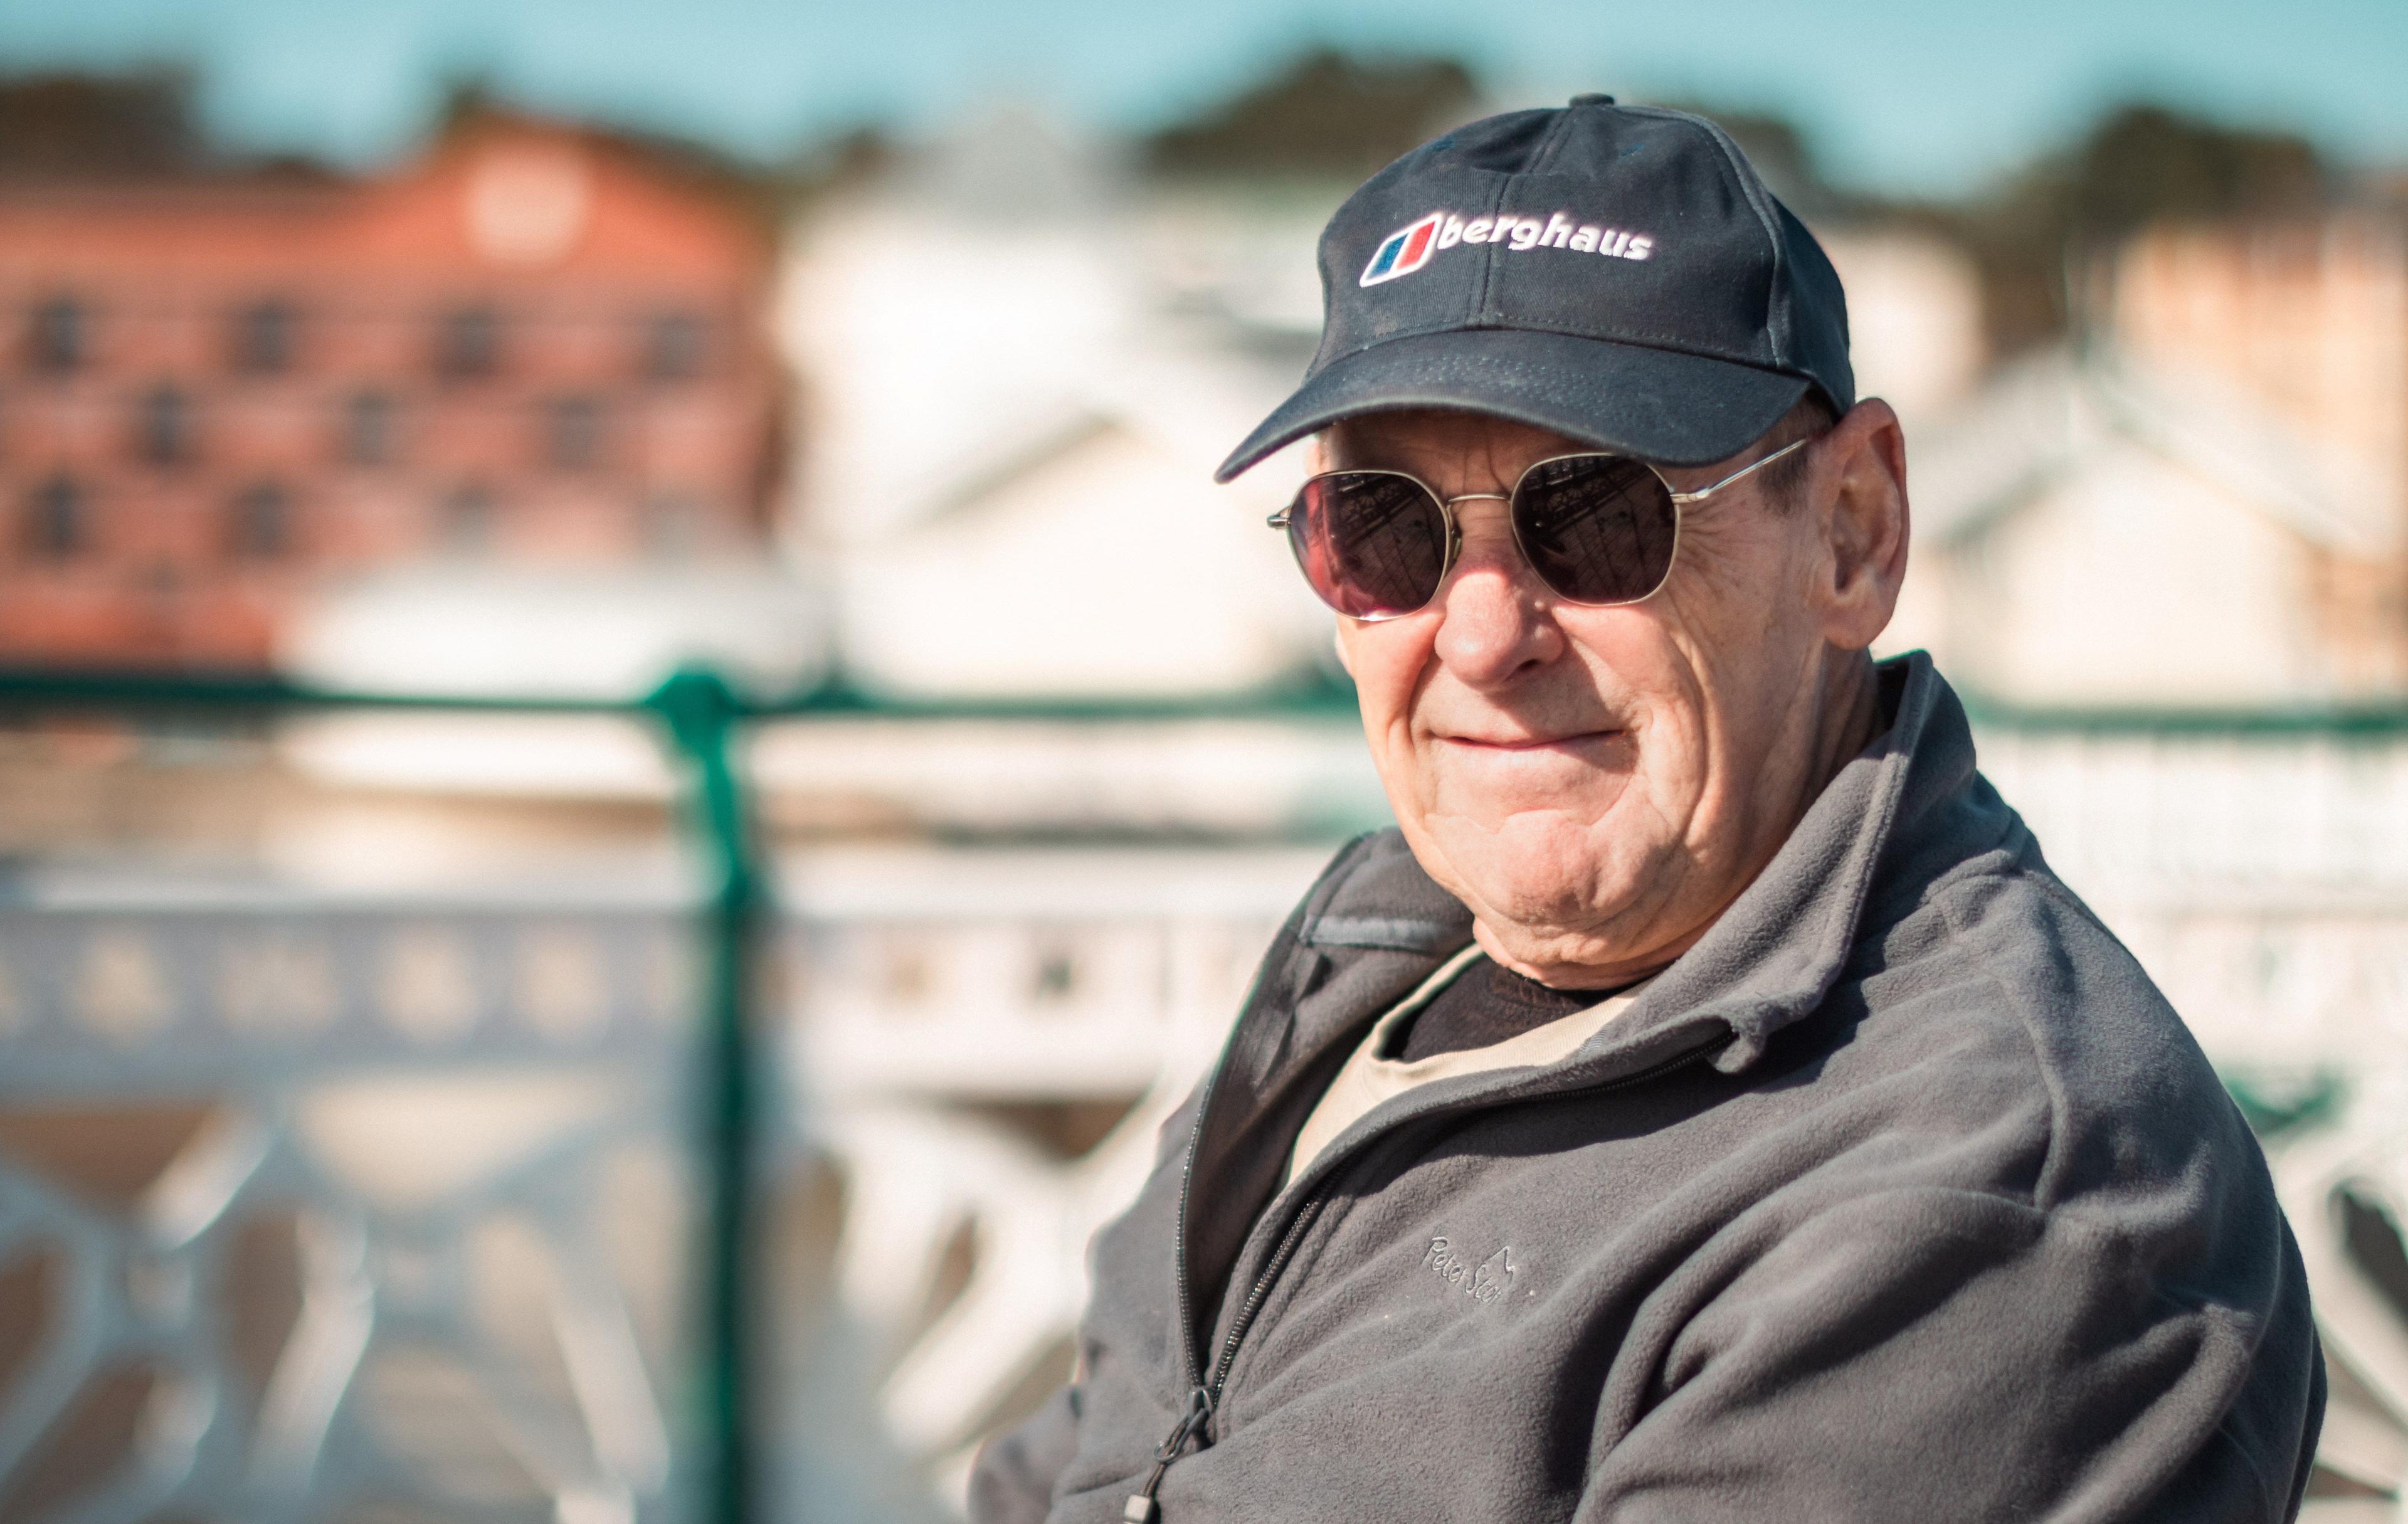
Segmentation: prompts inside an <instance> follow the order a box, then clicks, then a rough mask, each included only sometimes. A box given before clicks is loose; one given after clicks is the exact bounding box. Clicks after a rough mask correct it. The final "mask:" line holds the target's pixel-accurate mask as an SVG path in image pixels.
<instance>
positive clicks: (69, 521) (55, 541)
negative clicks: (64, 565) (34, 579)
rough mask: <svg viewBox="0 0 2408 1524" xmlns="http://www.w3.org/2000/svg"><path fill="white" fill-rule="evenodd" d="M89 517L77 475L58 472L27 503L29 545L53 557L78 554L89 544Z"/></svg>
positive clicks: (38, 551)
mask: <svg viewBox="0 0 2408 1524" xmlns="http://www.w3.org/2000/svg"><path fill="white" fill-rule="evenodd" d="M88 521H89V511H88V510H87V509H86V506H85V503H84V496H83V488H82V486H81V485H80V484H79V483H78V482H77V481H76V480H75V479H74V478H73V477H68V476H54V477H52V478H50V480H49V481H48V482H43V483H42V484H41V485H40V486H38V487H36V488H35V489H34V494H33V496H32V498H31V499H30V500H29V501H28V502H27V503H26V505H25V549H26V550H28V551H30V552H31V553H33V554H36V555H38V556H43V557H46V558H49V559H53V560H57V559H64V558H65V557H66V556H70V555H74V554H78V553H79V552H80V551H82V550H83V549H84V548H85V544H86V541H87V539H88V538H89V536H90V534H91V531H92V525H91V524H90V523H89V522H88Z"/></svg>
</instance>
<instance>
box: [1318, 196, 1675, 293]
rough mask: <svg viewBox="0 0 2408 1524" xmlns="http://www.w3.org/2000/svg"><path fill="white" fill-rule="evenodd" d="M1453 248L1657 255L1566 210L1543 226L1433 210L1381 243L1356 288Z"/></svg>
mask: <svg viewBox="0 0 2408 1524" xmlns="http://www.w3.org/2000/svg"><path fill="white" fill-rule="evenodd" d="M1458 243H1501V244H1503V245H1505V247H1507V248H1508V249H1512V250H1516V251H1520V250H1528V249H1567V250H1570V251H1571V252H1574V253H1582V254H1602V255H1604V256H1605V257H1606V258H1608V259H1645V258H1647V257H1648V256H1649V255H1651V254H1653V253H1654V252H1656V240H1655V238H1654V237H1651V236H1649V235H1647V234H1645V233H1631V232H1627V231H1626V230H1624V229H1622V228H1618V227H1600V226H1598V224H1597V223H1583V222H1580V221H1578V220H1576V219H1575V218H1574V217H1573V216H1572V214H1571V213H1570V212H1568V211H1557V212H1553V213H1550V214H1549V215H1548V216H1547V218H1546V220H1545V221H1543V222H1541V220H1540V219H1538V218H1536V217H1515V216H1512V215H1511V214H1509V213H1503V212H1500V213H1498V215H1496V216H1494V217H1474V218H1472V219H1471V220H1470V221H1469V222H1466V221H1464V220H1463V219H1462V218H1460V217H1457V216H1455V214H1454V213H1452V212H1444V211H1434V212H1430V213H1429V214H1427V215H1426V216H1424V217H1421V218H1418V219H1416V220H1414V221H1413V222H1410V223H1406V224H1405V225H1404V226H1402V227H1400V228H1398V229H1397V230H1396V231H1395V232H1394V233H1391V234H1389V235H1388V236H1387V237H1384V238H1383V239H1381V240H1380V247H1379V248H1378V249H1376V250H1374V251H1372V253H1371V263H1369V265H1366V266H1363V280H1362V282H1361V283H1362V284H1364V285H1367V286H1376V285H1378V284H1380V283H1381V282H1382V281H1383V280H1395V279H1396V278H1397V277H1398V276H1400V275H1411V274H1412V273H1413V272H1414V271H1415V270H1418V269H1420V268H1421V267H1422V266H1425V265H1426V264H1428V263H1429V262H1430V258H1431V256H1432V255H1434V254H1436V253H1438V252H1439V251H1441V250H1442V249H1452V248H1454V247H1455V245H1456V244H1458Z"/></svg>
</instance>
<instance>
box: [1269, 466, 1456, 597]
mask: <svg viewBox="0 0 2408 1524" xmlns="http://www.w3.org/2000/svg"><path fill="white" fill-rule="evenodd" d="M1287 538H1288V543H1289V545H1291V546H1292V547H1294V548H1295V551H1296V564H1297V566H1300V567H1302V568H1304V579H1305V581H1307V582H1311V583H1312V590H1313V591H1314V592H1315V593H1318V594H1320V595H1321V601H1322V602H1324V603H1326V604H1328V605H1329V606H1330V607H1331V608H1333V609H1335V610H1337V611H1339V612H1340V613H1342V614H1351V615H1353V616H1354V617H1355V618H1356V619H1392V618H1394V617H1396V616H1397V615H1398V614H1409V613H1412V611H1414V610H1415V609H1418V608H1420V607H1421V606H1422V605H1423V604H1425V603H1427V602H1428V601H1429V600H1430V599H1431V597H1434V596H1436V594H1437V592H1438V584H1439V580H1440V579H1441V577H1443V576H1444V575H1445V574H1446V541H1447V532H1446V515H1445V514H1444V513H1442V512H1441V511H1440V510H1439V506H1438V499H1436V498H1434V497H1432V496H1430V495H1429V489H1428V488H1426V487H1425V486H1423V485H1422V484H1421V483H1420V482H1416V481H1414V480H1413V479H1412V477H1409V476H1398V475H1395V474H1394V473H1392V472H1388V471H1332V472H1330V473H1329V474H1328V475H1326V476H1316V477H1314V478H1313V479H1312V481H1310V482H1306V483H1305V484H1304V490H1303V491H1302V492H1300V493H1298V494H1297V499H1296V505H1295V506H1294V507H1293V508H1291V509H1290V510H1288V520H1287Z"/></svg>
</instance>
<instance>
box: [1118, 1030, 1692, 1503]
mask: <svg viewBox="0 0 2408 1524" xmlns="http://www.w3.org/2000/svg"><path fill="white" fill-rule="evenodd" d="M1737 1035H1738V1034H1737V1033H1735V1032H1725V1033H1724V1034H1723V1035H1722V1036H1720V1037H1716V1038H1713V1039H1711V1040H1709V1041H1707V1042H1700V1043H1699V1044H1698V1045H1696V1046H1695V1047H1692V1048H1689V1049H1687V1050H1685V1051H1684V1052H1681V1053H1676V1054H1674V1055H1672V1056H1671V1057H1669V1058H1666V1059H1663V1060H1662V1061H1660V1062H1657V1063H1654V1064H1650V1065H1648V1066H1647V1067H1646V1068H1645V1069H1642V1070H1640V1071H1638V1072H1637V1073H1633V1074H1625V1075H1622V1076H1621V1077H1619V1078H1617V1079H1611V1080H1606V1081H1604V1082H1602V1083H1600V1084H1597V1085H1581V1086H1577V1087H1575V1088H1573V1089H1570V1090H1558V1091H1555V1092H1553V1093H1550V1094H1548V1095H1544V1096H1525V1097H1521V1098H1519V1099H1518V1100H1508V1101H1503V1102H1487V1101H1475V1102H1471V1103H1469V1104H1466V1105H1458V1106H1441V1107H1439V1108H1436V1109H1434V1110H1431V1111H1426V1112H1421V1113H1417V1114H1410V1115H1406V1116H1400V1117H1398V1118H1397V1119H1396V1120H1395V1121H1394V1122H1392V1123H1390V1124H1389V1125H1388V1126H1387V1127H1386V1128H1383V1129H1381V1130H1380V1131H1378V1132H1375V1133H1372V1134H1371V1135H1370V1136H1369V1137H1366V1138H1361V1139H1357V1140H1356V1141H1355V1145H1354V1147H1352V1148H1350V1149H1348V1150H1347V1152H1346V1153H1345V1154H1343V1155H1340V1156H1338V1157H1336V1158H1334V1159H1327V1160H1324V1161H1322V1168H1321V1178H1320V1179H1319V1180H1318V1181H1315V1182H1314V1183H1313V1188H1312V1191H1311V1192H1309V1193H1308V1194H1307V1195H1306V1196H1305V1197H1304V1198H1303V1199H1302V1200H1301V1201H1298V1202H1297V1207H1296V1215H1294V1216H1293V1217H1290V1218H1289V1219H1288V1224H1287V1227H1286V1229H1284V1230H1283V1232H1282V1233H1281V1234H1280V1242H1279V1247H1278V1248H1276V1249H1275V1250H1273V1251H1272V1253H1271V1257H1270V1258H1269V1260H1268V1261H1266V1262H1265V1263H1264V1265H1263V1269H1262V1273H1260V1274H1259V1275H1256V1276H1255V1277H1254V1285H1253V1287H1250V1288H1249V1289H1248V1290H1247V1292H1246V1300H1245V1301H1243V1302H1241V1303H1240V1304H1239V1307H1238V1313H1237V1316H1235V1317H1233V1318H1231V1319H1230V1320H1229V1334H1228V1337H1227V1338H1226V1339H1224V1340H1223V1341H1222V1342H1221V1353H1220V1356H1219V1358H1218V1359H1215V1360H1213V1362H1212V1374H1211V1380H1210V1381H1206V1380H1205V1379H1203V1375H1202V1372H1201V1369H1200V1365H1199V1362H1198V1360H1197V1348H1196V1339H1195V1335H1194V1334H1193V1332H1192V1331H1191V1330H1193V1329H1194V1328H1195V1326H1196V1325H1195V1323H1194V1321H1193V1319H1192V1318H1191V1317H1190V1316H1189V1306H1188V1287H1187V1193H1188V1190H1189V1188H1190V1186H1193V1185H1194V1184H1195V1179H1196V1148H1197V1143H1200V1142H1201V1141H1202V1139H1203V1135H1204V1114H1205V1113H1206V1112H1207V1111H1208V1110H1210V1109H1211V1103H1212V1089H1213V1085H1212V1084H1211V1082H1207V1084H1206V1085H1205V1089H1204V1095H1203V1097H1202V1099H1201V1100H1199V1101H1198V1102H1197V1107H1196V1125H1195V1128H1194V1129H1193V1130H1192V1131H1191V1132H1190V1133H1189V1135H1188V1139H1187V1160H1186V1163H1185V1164H1184V1165H1183V1166H1182V1169H1181V1173H1180V1179H1179V1240H1180V1241H1179V1243H1178V1244H1177V1245H1176V1248H1177V1250H1178V1259H1179V1263H1178V1272H1177V1276H1176V1279H1177V1284H1178V1291H1179V1319H1180V1322H1179V1349H1180V1356H1181V1359H1183V1360H1184V1361H1185V1362H1186V1367H1187V1382H1188V1393H1187V1405H1186V1407H1185V1409H1184V1410H1183V1412H1182V1413H1181V1414H1180V1416H1179V1422H1178V1424H1177V1425H1176V1426H1174V1427H1173V1428H1172V1429H1171V1431H1170V1435H1169V1437H1168V1438H1167V1439H1165V1440H1164V1441H1163V1442H1162V1443H1161V1445H1157V1446H1156V1447H1155V1449H1154V1469H1153V1470H1152V1471H1150V1472H1148V1473H1147V1474H1146V1478H1145V1484H1144V1485H1143V1486H1142V1487H1140V1488H1138V1490H1136V1491H1135V1492H1132V1493H1130V1494H1129V1495H1128V1498H1127V1501H1126V1502H1124V1503H1123V1504H1122V1506H1121V1517H1122V1519H1123V1520H1125V1524H1161V1519H1162V1504H1161V1503H1160V1502H1157V1501H1156V1499H1155V1496H1154V1495H1155V1494H1156V1493H1157V1492H1159V1491H1160V1490H1161V1488H1162V1477H1163V1474H1164V1473H1165V1472H1168V1470H1169V1469H1170V1463H1171V1462H1172V1461H1174V1460H1176V1459H1179V1458H1180V1457H1181V1456H1182V1455H1183V1454H1184V1453H1186V1450H1187V1445H1188V1442H1189V1441H1190V1440H1200V1441H1202V1442H1203V1443H1202V1444H1200V1445H1197V1448H1198V1449H1210V1448H1211V1445H1212V1435H1211V1432H1210V1428H1211V1422H1212V1420H1213V1418H1215V1417H1216V1416H1219V1414H1220V1410H1221V1394H1222V1390H1223V1388H1224V1387H1226V1386H1227V1385H1228V1381H1229V1367H1230V1366H1231V1365H1233V1364H1235V1363H1236V1361H1237V1359H1238V1346H1239V1345H1240V1344H1242V1343H1243V1342H1244V1341H1245V1337H1246V1334H1247V1332H1248V1330H1251V1329H1252V1328H1253V1327H1254V1315H1255V1314H1257V1313H1259V1312H1260V1311H1261V1310H1262V1305H1263V1302H1264V1301H1265V1300H1266V1299H1268V1298H1269V1296H1270V1291H1271V1286H1272V1284H1273V1283H1274V1282H1276V1281H1277V1280H1278V1279H1279V1276H1280V1272H1282V1271H1283V1270H1285V1269H1286V1268H1287V1262H1288V1261H1289V1260H1290V1259H1292V1258H1295V1257H1296V1251H1297V1245H1298V1244H1302V1243H1303V1242H1304V1235H1305V1234H1306V1233H1308V1232H1310V1231H1311V1230H1312V1224H1313V1222H1314V1220H1315V1219H1317V1218H1318V1217H1319V1216H1320V1215H1321V1208H1322V1206H1323V1204H1324V1202H1326V1200H1327V1198H1326V1197H1325V1196H1324V1195H1323V1194H1322V1189H1323V1187H1324V1186H1326V1185H1327V1184H1328V1183H1329V1182H1330V1181H1331V1180H1333V1179H1335V1178H1337V1174H1338V1166H1339V1165H1340V1164H1342V1163H1343V1162H1345V1160H1346V1159H1347V1158H1349V1157H1352V1156H1354V1155H1355V1154H1358V1153H1360V1152H1361V1151H1362V1150H1363V1149H1364V1147H1366V1146H1367V1145H1368V1144H1369V1143H1371V1142H1372V1141H1373V1140H1375V1139H1378V1138H1383V1137H1385V1136H1387V1135H1388V1134H1389V1133H1392V1132H1394V1131H1396V1130H1397V1129H1398V1128H1400V1127H1404V1126H1406V1125H1407V1124H1409V1123H1413V1122H1424V1121H1428V1120H1431V1119H1433V1118H1435V1117H1439V1116H1443V1115H1446V1114H1449V1113H1452V1112H1458V1111H1479V1110H1483V1109H1484V1108H1488V1107H1492V1106H1493V1107H1498V1108H1500V1109H1501V1107H1503V1106H1511V1105H1517V1104H1521V1103H1523V1102H1526V1101H1529V1100H1561V1099H1563V1098H1564V1097H1567V1096H1576V1095H1606V1094H1610V1093H1611V1092H1613V1091H1615V1090H1625V1089H1628V1088H1629V1087H1630V1086H1632V1085H1644V1084H1646V1083H1648V1082H1649V1081H1651V1080H1656V1079H1661V1078H1662V1077H1664V1076H1665V1075H1667V1074H1670V1073H1671V1072H1672V1071H1675V1070H1678V1069H1685V1068H1687V1067H1688V1066H1689V1065H1690V1064H1693V1063H1695V1062H1697V1061H1698V1060H1699V1059H1700V1058H1703V1057H1706V1056H1707V1055H1709V1054H1712V1053H1715V1052H1718V1051H1720V1050H1721V1049H1722V1048H1724V1047H1726V1046H1727V1045H1728V1044H1729V1043H1730V1042H1731V1040H1732V1039H1733V1038H1734V1037H1736V1036H1737ZM1219 1077H1220V1074H1219V1071H1218V1070H1217V1069H1216V1070H1215V1071H1214V1072H1213V1079H1215V1080H1217V1079H1218V1078H1219Z"/></svg>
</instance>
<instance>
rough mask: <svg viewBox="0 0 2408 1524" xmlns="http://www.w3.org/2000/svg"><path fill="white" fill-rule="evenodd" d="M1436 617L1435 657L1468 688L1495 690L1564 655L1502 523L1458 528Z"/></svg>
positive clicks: (1536, 585)
mask: <svg viewBox="0 0 2408 1524" xmlns="http://www.w3.org/2000/svg"><path fill="white" fill-rule="evenodd" d="M1483 517H1485V515H1484V516H1483ZM1440 614H1441V619H1440V623H1439V629H1438V643H1437V650H1438V658H1439V660H1441V661H1442V662H1444V663H1445V664H1446V666H1447V669H1448V670H1449V671H1451V672H1453V673H1454V674H1455V677H1456V679H1457V680H1458V681H1460V682H1462V683H1466V684H1468V685H1469V686H1471V687H1473V688H1497V687H1501V686H1503V685H1505V684H1507V683H1512V681H1513V680H1514V679H1515V678H1517V677H1520V676H1521V675H1522V674H1524V673H1525V672H1527V671H1530V670H1532V669H1536V668H1540V667H1543V666H1545V665H1546V664H1547V663H1549V662H1551V661H1553V660H1555V658H1556V657H1557V656H1559V655H1561V654H1563V649H1564V634H1563V631H1562V629H1561V628H1559V627H1558V626H1557V625H1556V624H1555V615H1554V611H1553V608H1552V605H1551V600H1550V599H1549V597H1547V594H1546V589H1545V588H1544V587H1542V586H1541V585H1540V582H1539V580H1538V577H1537V576H1536V574H1534V573H1533V572H1532V571H1531V570H1530V566H1529V563H1528V562H1527V561H1525V560H1524V559H1523V558H1522V551H1521V547H1519V546H1518V545H1516V544H1514V543H1513V536H1512V530H1511V529H1510V528H1509V527H1507V526H1506V525H1502V524H1495V525H1491V524H1479V525H1474V524H1469V523H1467V524H1465V525H1464V530H1463V550H1462V553H1461V554H1460V555H1459V556H1458V557H1457V558H1456V561H1455V570H1454V571H1453V573H1451V574H1450V575H1449V576H1448V578H1447V585H1446V586H1445V587H1444V588H1443V589H1442V590H1441V594H1440Z"/></svg>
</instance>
